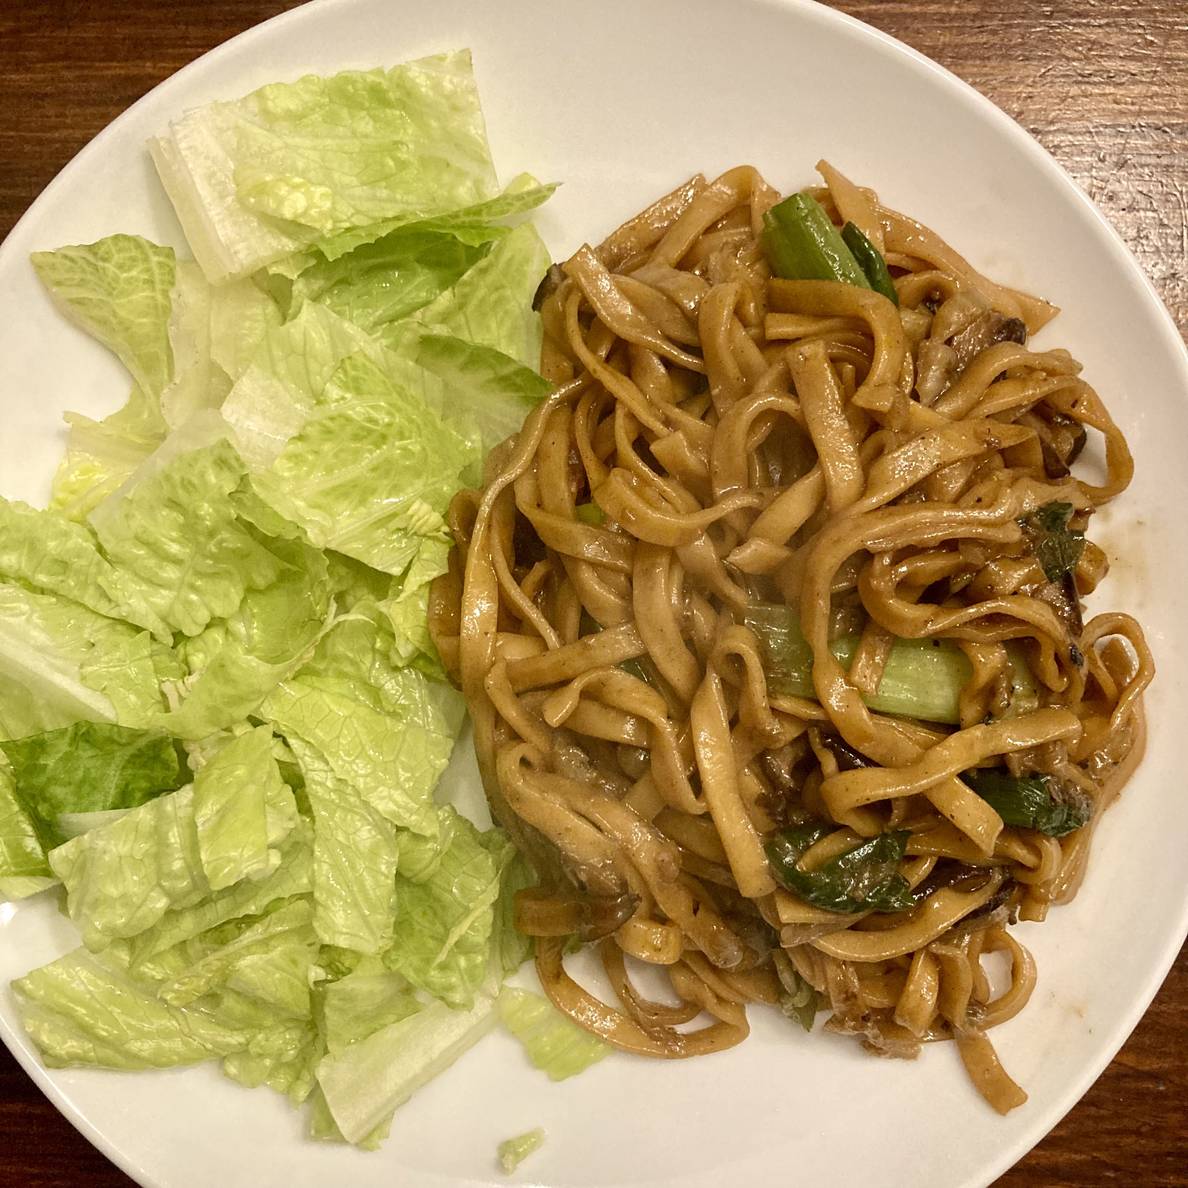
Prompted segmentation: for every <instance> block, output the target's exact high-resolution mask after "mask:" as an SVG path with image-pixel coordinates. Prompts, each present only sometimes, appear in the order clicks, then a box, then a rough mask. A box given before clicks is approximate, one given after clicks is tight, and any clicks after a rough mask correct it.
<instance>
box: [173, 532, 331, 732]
mask: <svg viewBox="0 0 1188 1188" xmlns="http://www.w3.org/2000/svg"><path fill="white" fill-rule="evenodd" d="M269 550H270V551H271V552H272V553H273V554H274V555H275V556H276V557H277V558H278V559H279V560H280V561H281V562H282V563H283V565H284V569H283V570H282V571H281V574H280V576H279V577H278V578H277V580H276V581H275V582H273V583H272V584H271V585H269V586H266V587H264V589H262V590H249V591H248V592H247V593H246V594H245V595H244V598H243V602H242V603H241V604H240V606H239V609H238V610H237V611H236V612H235V614H233V615H232V616H231V617H230V618H228V619H221V620H218V621H216V622H214V623H211V624H210V625H209V626H208V627H207V628H206V629H205V630H204V631H203V632H202V633H201V634H199V635H196V636H194V637H193V638H192V639H189V640H186V641H184V642H183V644H182V645H181V647H180V649H179V652H180V654H181V655H182V656H183V657H184V660H185V663H186V666H187V668H188V669H189V670H190V671H189V674H188V675H187V676H186V678H185V679H184V680H183V681H182V682H180V684H179V685H178V687H177V692H178V695H179V697H180V703H179V704H178V706H177V708H176V709H174V710H173V711H172V712H171V713H170V714H168V715H167V716H166V717H165V719H163V725H164V726H165V728H166V729H168V730H170V731H172V732H173V733H174V734H176V735H178V736H179V737H181V738H185V739H193V740H201V739H203V738H206V737H207V736H209V735H212V734H214V733H216V732H217V731H219V730H223V729H226V728H228V727H230V726H233V725H234V724H235V723H237V722H240V721H242V720H243V719H244V718H246V717H247V716H248V715H249V714H251V713H253V712H254V711H255V710H256V708H257V707H258V706H259V704H260V702H261V701H263V699H264V698H265V697H266V696H267V695H268V693H269V692H270V691H271V690H272V689H273V688H275V687H276V686H277V685H278V684H279V683H280V682H281V681H282V680H284V679H285V678H286V677H288V676H291V675H292V674H293V673H294V672H295V671H296V670H297V669H298V668H300V667H301V665H302V664H303V663H304V662H305V661H306V659H308V658H309V656H310V655H312V651H313V647H314V645H315V644H316V643H317V641H318V639H320V638H321V636H322V634H323V633H324V632H325V631H326V630H327V629H328V628H329V626H330V624H331V622H332V619H333V614H334V604H333V601H332V597H333V588H332V581H331V578H330V573H329V563H328V561H327V558H326V555H325V554H324V553H322V552H320V551H318V550H317V549H313V548H310V547H309V546H308V545H305V544H303V543H302V542H301V541H297V540H294V541H286V540H281V539H273V540H271V541H270V542H269Z"/></svg>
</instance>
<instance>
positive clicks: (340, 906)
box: [288, 733, 399, 954]
mask: <svg viewBox="0 0 1188 1188" xmlns="http://www.w3.org/2000/svg"><path fill="white" fill-rule="evenodd" d="M288 737H289V744H290V746H291V747H292V748H293V752H294V754H295V755H296V756H297V760H298V763H299V764H300V768H301V774H302V776H303V777H304V781H305V785H304V795H305V797H306V798H307V800H308V802H309V806H310V809H311V811H312V814H313V869H312V876H311V881H312V887H313V893H314V929H315V931H316V932H317V935H318V939H319V940H320V941H321V942H322V943H323V944H326V945H337V946H339V947H341V948H344V949H351V950H353V951H355V952H357V953H371V954H375V953H381V952H383V950H384V949H385V948H387V946H388V945H389V944H390V943H391V940H392V921H393V919H394V918H395V915H396V908H397V904H396V864H397V859H398V856H399V855H398V850H397V845H396V826H395V825H393V824H392V822H391V821H389V820H388V819H387V818H386V817H385V816H384V815H383V814H382V813H381V812H380V811H379V810H378V809H377V808H376V807H375V806H374V805H373V804H371V803H370V802H369V801H368V799H367V798H366V797H365V795H364V794H363V793H362V792H361V791H360V790H359V789H357V788H356V787H355V786H354V785H353V784H352V783H351V782H349V781H348V780H345V779H342V778H341V777H339V776H338V775H336V774H335V772H334V771H333V769H332V768H331V766H330V764H329V763H328V762H327V760H326V758H325V757H324V756H323V755H321V754H319V752H318V751H317V749H316V748H315V747H313V746H310V745H309V744H307V743H306V742H305V741H304V740H303V739H301V738H299V737H297V736H296V734H294V733H290V734H289V736H288Z"/></svg>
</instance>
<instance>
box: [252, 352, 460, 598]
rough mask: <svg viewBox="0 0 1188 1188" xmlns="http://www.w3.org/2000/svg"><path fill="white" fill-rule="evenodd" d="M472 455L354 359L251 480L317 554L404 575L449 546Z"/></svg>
mask: <svg viewBox="0 0 1188 1188" xmlns="http://www.w3.org/2000/svg"><path fill="white" fill-rule="evenodd" d="M472 449H473V447H472V446H471V445H470V444H469V443H468V442H466V441H465V440H464V439H463V438H462V437H461V436H460V435H459V434H458V433H457V432H455V431H454V430H453V429H451V428H449V427H448V426H447V425H445V424H444V423H443V422H442V421H441V419H440V418H439V417H438V416H437V415H436V414H435V413H434V411H433V410H432V409H431V408H430V407H428V406H427V405H426V403H425V402H424V400H423V399H421V398H420V397H419V396H418V395H416V394H415V393H413V392H411V391H408V390H407V389H405V388H403V387H402V386H401V385H399V384H398V383H397V382H394V381H393V380H392V378H390V377H389V375H388V374H387V373H386V372H385V371H384V370H383V369H382V368H380V367H379V366H377V365H376V364H375V363H373V362H372V361H370V360H369V359H367V358H366V357H364V356H362V355H353V356H351V357H350V358H348V359H346V360H344V361H343V363H342V364H341V365H340V366H339V368H338V370H337V371H336V372H335V373H334V376H333V378H332V379H331V380H330V382H329V384H328V385H327V386H326V389H325V391H324V392H323V393H322V395H321V398H320V399H319V401H318V403H317V405H316V406H315V408H314V409H313V410H312V412H311V413H310V415H309V417H308V418H307V419H306V421H305V423H304V425H303V426H302V427H301V429H300V430H299V432H298V433H297V434H296V435H295V436H293V437H292V438H290V439H289V440H288V441H287V442H286V444H285V446H284V449H283V450H282V451H281V453H280V456H279V457H278V458H277V459H276V461H275V462H274V463H273V465H272V466H271V467H270V468H269V469H268V470H267V471H265V472H263V473H257V474H255V475H253V479H252V482H253V486H254V487H255V490H256V491H257V493H258V494H259V495H260V496H261V497H262V498H263V499H264V500H265V501H267V502H268V503H270V504H271V505H272V506H273V507H274V508H275V509H276V510H277V511H278V512H279V513H280V514H281V515H283V516H285V517H286V518H288V519H290V520H292V521H293V522H294V523H297V524H300V525H301V527H302V528H303V529H304V530H305V532H306V533H307V535H308V537H309V540H310V542H311V543H312V544H313V545H315V546H316V547H318V548H325V549H334V550H336V551H337V552H340V553H346V554H347V555H348V556H350V557H355V558H356V559H357V560H360V561H363V562H365V563H366V564H368V565H371V566H372V567H374V568H375V569H380V570H383V571H384V572H385V573H391V574H393V575H400V574H402V573H403V572H404V571H405V570H406V569H407V568H408V566H409V565H410V563H411V562H412V560H413V558H414V557H415V556H416V555H417V551H418V549H419V548H420V547H421V545H422V543H423V542H424V541H425V540H436V541H446V540H448V531H447V528H446V524H445V520H444V519H443V513H444V512H445V510H446V507H447V505H448V503H449V500H450V498H451V496H452V495H453V493H454V491H455V490H456V489H457V487H458V486H459V485H460V480H461V476H462V473H463V471H464V470H465V469H466V468H467V466H468V464H469V463H470V460H471V456H472Z"/></svg>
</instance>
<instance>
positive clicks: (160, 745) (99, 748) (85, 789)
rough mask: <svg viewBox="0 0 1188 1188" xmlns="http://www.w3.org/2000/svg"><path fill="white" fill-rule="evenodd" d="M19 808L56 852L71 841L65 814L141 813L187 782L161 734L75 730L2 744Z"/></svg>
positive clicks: (84, 725)
mask: <svg viewBox="0 0 1188 1188" xmlns="http://www.w3.org/2000/svg"><path fill="white" fill-rule="evenodd" d="M0 751H3V752H4V754H5V756H7V758H8V763H9V766H10V768H11V771H12V775H13V779H14V781H15V784H16V793H17V796H18V798H19V800H20V802H21V803H22V804H23V805H24V806H25V808H26V810H27V811H28V812H29V813H30V814H31V815H32V817H33V819H34V820H35V821H36V822H37V825H38V830H39V832H40V834H41V836H42V837H43V838H45V839H46V840H47V842H48V843H49V844H51V845H57V844H60V843H61V842H63V841H65V840H67V836H68V835H67V834H65V833H64V832H63V830H62V827H61V825H60V823H59V822H60V818H61V816H62V815H63V814H88V815H93V814H96V813H103V812H109V811H111V810H122V809H131V808H136V807H137V806H138V805H141V804H144V803H145V801H147V800H151V799H153V797H155V796H159V795H160V794H161V793H163V792H172V791H173V790H174V789H176V788H177V787H178V786H179V785H180V784H182V783H183V782H184V780H185V778H186V774H187V773H185V771H184V769H183V768H182V766H181V764H180V763H179V762H178V757H177V749H176V748H175V746H174V743H173V739H171V738H170V737H169V736H168V735H166V734H163V733H162V732H161V731H158V730H133V729H129V728H128V727H125V726H117V725H115V724H113V723H105V722H77V723H75V724H74V725H73V726H67V727H65V728H63V729H61V730H51V731H46V732H44V733H42V734H34V735H29V736H27V737H24V738H19V739H9V740H7V741H0Z"/></svg>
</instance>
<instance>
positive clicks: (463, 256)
mask: <svg viewBox="0 0 1188 1188" xmlns="http://www.w3.org/2000/svg"><path fill="white" fill-rule="evenodd" d="M153 155H154V158H155V159H156V162H157V165H158V169H159V172H160V174H161V177H162V179H163V180H164V182H165V184H166V188H167V190H168V191H169V194H170V197H171V198H172V199H173V201H174V206H175V209H176V211H177V213H178V216H179V219H180V221H181V223H182V225H183V228H184V230H185V231H186V234H187V238H188V239H189V246H190V251H191V253H192V255H193V257H194V258H193V259H192V260H191V259H186V258H185V253H175V252H174V250H173V249H171V248H168V247H161V246H157V245H155V244H152V243H149V242H148V241H146V240H143V239H139V238H136V237H133V236H121V235H117V236H112V237H110V238H108V239H105V240H101V241H99V242H98V243H95V244H91V245H88V246H79V247H69V248H64V249H62V250H61V251H58V252H47V253H39V254H38V255H37V256H36V257H35V261H34V263H35V266H36V268H37V271H38V273H39V275H40V276H41V278H42V280H43V281H44V283H45V285H46V287H47V289H48V290H49V292H50V293H51V295H52V297H53V299H54V300H55V301H56V302H57V304H58V305H59V306H60V307H61V308H62V309H63V310H64V312H65V313H66V314H67V316H68V317H69V318H70V319H71V320H73V321H74V322H75V323H76V324H78V325H79V326H81V327H82V328H83V329H84V330H86V331H87V332H88V333H90V334H91V335H92V336H94V337H95V338H96V339H97V340H98V341H99V342H101V343H102V344H103V345H105V346H106V347H107V348H109V349H110V350H111V351H112V352H113V353H114V354H115V355H116V356H117V357H118V358H119V359H120V360H121V361H122V362H123V364H124V366H125V367H126V368H127V370H128V373H129V375H130V377H131V394H130V396H129V398H128V401H127V403H126V404H125V405H124V406H123V407H122V408H120V409H119V410H118V411H117V412H114V413H112V414H111V415H110V416H108V417H106V418H104V419H102V420H93V419H91V418H89V417H84V416H81V415H78V414H68V415H67V421H68V423H69V426H70V433H69V439H68V444H67V451H66V457H65V459H64V461H63V463H62V465H61V467H60V468H59V471H58V474H57V477H56V479H55V482H54V488H53V497H52V504H51V506H52V509H53V510H50V511H38V510H35V509H33V508H29V507H26V506H24V505H23V504H18V503H9V502H5V501H3V500H0V898H2V899H18V898H22V897H25V896H28V895H33V894H36V893H37V892H38V891H41V890H44V889H46V888H48V887H53V886H55V885H59V884H60V886H61V893H62V901H63V905H64V908H65V911H66V913H67V914H68V916H69V917H70V919H71V920H72V921H73V923H74V924H75V926H76V927H77V930H78V932H79V934H80V935H81V938H82V941H83V946H84V947H83V948H81V949H79V950H77V951H76V952H73V953H70V954H68V955H67V956H65V957H62V958H60V959H59V960H58V961H55V962H52V963H51V964H49V965H47V966H45V967H43V968H41V969H39V970H34V971H33V972H32V973H30V974H28V975H27V976H26V977H24V978H22V979H20V980H19V981H18V982H17V983H16V984H15V987H14V990H15V998H16V1002H17V1006H18V1009H19V1011H20V1014H21V1017H22V1019H23V1020H24V1023H25V1026H26V1029H27V1030H28V1032H29V1034H30V1036H31V1037H32V1038H33V1040H34V1042H35V1043H36V1044H37V1046H38V1048H39V1049H40V1051H41V1053H42V1055H43V1058H44V1059H45V1061H46V1063H47V1064H50V1065H55V1066H67V1065H78V1066H96V1067H105V1068H119V1069H138V1068H158V1067H159V1068H166V1067H174V1066H177V1065H183V1064H189V1063H194V1062H196V1061H202V1060H218V1061H219V1062H220V1063H221V1067H222V1069H223V1072H224V1073H225V1074H226V1075H227V1076H228V1077H229V1078H231V1079H232V1080H234V1081H237V1082H239V1083H241V1084H243V1085H247V1086H260V1085H267V1086H269V1087H271V1088H272V1089H274V1090H276V1091H277V1092H279V1093H282V1094H285V1095H286V1096H287V1097H288V1098H289V1100H290V1101H292V1102H293V1103H295V1104H297V1103H301V1102H304V1101H306V1100H308V1101H309V1102H310V1106H309V1109H310V1133H311V1135H313V1136H314V1137H316V1138H321V1139H327V1140H334V1141H348V1142H351V1143H355V1144H357V1145H359V1146H361V1147H365V1148H371V1147H375V1146H377V1145H378V1144H379V1143H380V1142H381V1141H382V1139H383V1138H384V1137H386V1135H387V1133H388V1130H389V1128H390V1125H391V1121H392V1116H393V1112H394V1110H395V1109H396V1107H397V1106H398V1105H399V1104H400V1103H401V1102H403V1101H404V1100H406V1099H407V1098H408V1097H409V1096H410V1095H411V1094H412V1093H413V1092H414V1091H415V1090H416V1089H417V1088H418V1087H419V1086H420V1085H422V1084H424V1083H425V1081H427V1080H428V1079H429V1078H431V1077H432V1076H434V1075H436V1073H437V1072H439V1071H441V1070H442V1069H444V1068H446V1067H447V1066H448V1065H449V1064H451V1063H452V1062H453V1060H455V1059H456V1058H457V1056H458V1055H460V1054H461V1052H463V1051H465V1049H466V1048H468V1047H469V1046H470V1045H471V1044H473V1043H474V1042H476V1041H477V1040H478V1039H479V1038H480V1037H481V1036H482V1035H483V1034H484V1033H485V1032H486V1031H487V1030H488V1029H489V1028H490V1027H491V1026H492V1025H493V1023H494V1021H495V1020H496V1018H497V1016H498V1011H497V1009H496V997H497V994H498V990H499V985H500V983H501V982H502V979H503V977H504V976H505V974H506V973H508V972H509V971H511V970H513V969H515V968H517V967H518V966H519V965H520V964H521V963H522V961H523V960H524V959H525V957H526V956H527V954H528V952H529V943H528V942H527V941H526V940H525V939H524V938H523V937H521V936H520V935H519V934H518V933H516V931H515V929H514V926H513V922H512V915H513V899H514V895H515V892H516V891H517V890H518V889H519V888H521V887H524V886H526V885H528V884H529V883H531V881H532V873H531V870H530V869H529V868H528V867H527V865H526V863H525V862H524V861H523V860H522V859H520V858H518V857H517V856H516V855H515V853H514V851H513V849H512V847H511V844H510V842H508V841H507V839H506V838H505V837H504V836H503V835H502V834H501V833H500V832H499V831H498V830H488V831H486V832H482V831H480V830H479V829H477V828H476V827H475V826H474V825H472V824H471V823H470V821H468V820H467V819H466V818H464V817H462V816H461V815H459V813H458V812H457V811H456V810H455V809H454V808H453V807H451V806H450V805H447V804H439V803H437V802H436V801H435V799H434V790H435V788H436V787H437V785H438V782H439V779H440V777H441V775H442V772H443V770H444V769H445V768H446V766H447V764H448V763H449V760H450V755H451V751H452V749H453V746H454V742H455V739H456V738H457V737H458V733H459V731H460V729H461V726H462V722H463V715H464V707H463V702H462V699H461V696H460V695H459V694H458V692H457V691H456V690H455V689H454V688H453V687H452V686H451V685H450V684H449V682H448V681H447V679H446V674H445V672H444V669H443V667H442V664H441V661H440V658H439V657H438V655H437V653H436V651H435V649H434V646H433V643H432V640H431V638H430V633H429V629H428V621H427V618H428V594H429V586H430V583H431V582H432V581H433V580H434V579H435V578H436V577H437V576H438V575H439V574H441V573H443V572H445V570H446V568H447V565H448V556H449V549H450V547H451V539H450V533H449V531H448V527H447V524H446V520H445V515H446V512H447V508H448V505H449V502H450V500H451V498H452V497H453V495H454V494H455V492H456V491H457V490H458V488H459V487H461V486H464V485H467V484H473V483H476V482H477V481H478V480H479V477H480V475H481V466H482V460H483V455H484V454H485V452H486V451H487V450H489V449H491V448H492V447H493V446H494V445H496V444H497V443H498V442H500V441H502V440H503V439H504V438H506V437H507V436H509V435H510V434H513V433H515V432H516V431H517V430H518V429H519V427H520V425H521V423H522V421H523V418H524V416H525V415H526V414H527V412H528V411H529V410H530V409H531V408H532V407H533V406H534V405H536V404H537V403H538V402H539V401H540V400H542V399H543V398H544V397H545V396H546V395H547V394H548V391H549V385H548V384H547V383H546V382H545V381H544V380H543V379H542V378H541V377H540V376H539V375H538V374H537V373H536V371H535V370H533V368H534V367H535V365H536V362H537V355H538V351H539V347H540V319H539V317H538V315H537V314H536V313H535V312H534V311H533V309H532V300H533V296H534V294H535V291H536V288H537V285H538V283H539V280H540V277H541V276H542V275H543V273H544V271H545V269H546V267H547V265H548V257H547V255H546V253H545V251H544V248H543V245H542V244H541V242H540V239H539V237H538V236H537V235H536V233H535V231H533V229H532V228H531V227H530V226H528V225H525V224H520V225H519V226H511V225H509V224H508V223H507V222H505V221H504V220H507V219H513V221H514V217H515V216H521V215H523V214H525V213H526V212H528V211H530V210H531V209H533V208H534V207H536V206H537V205H539V204H540V203H541V202H543V201H544V200H545V199H547V198H548V196H549V195H550V194H551V193H552V190H553V188H554V187H552V186H546V185H541V184H540V183H538V182H537V181H536V180H535V179H534V178H532V177H530V176H528V175H527V174H524V175H521V176H520V177H518V178H516V179H515V180H514V181H513V182H512V183H511V184H510V185H509V186H507V188H506V189H504V190H503V191H499V189H498V186H497V183H496V178H495V173H494V169H493V167H492V164H491V160H490V154H489V151H488V148H487V143H486V137H485V132H484V128H483V121H482V115H481V111H480V109H479V106H478V99H477V93H476V91H475V86H474V78H473V73H472V70H471V64H470V58H469V54H468V53H466V52H461V53H454V54H443V55H439V56H437V57H434V58H426V59H422V60H420V61H417V62H412V63H409V64H407V65H405V66H400V67H396V68H395V69H391V70H373V71H351V72H347V73H344V74H340V75H337V76H335V77H333V78H316V77H312V76H311V77H307V78H302V79H299V80H297V81H296V82H292V83H281V84H276V85H273V86H267V87H263V88H261V89H260V90H258V91H256V92H254V93H253V94H251V95H249V96H247V97H246V98H244V99H241V100H239V101H236V102H222V103H214V104H211V105H209V106H207V107H205V108H202V109H200V110H197V111H193V112H190V113H188V114H185V115H183V116H181V118H180V119H178V120H177V121H176V122H175V123H174V124H173V125H172V126H171V128H170V129H169V130H168V133H167V134H166V135H164V136H162V137H161V138H160V139H159V140H158V141H157V142H156V143H155V144H154V146H153ZM183 756H184V762H183V761H182V757H183ZM187 781H189V782H187ZM179 785H180V786H179ZM576 1051H577V1049H574V1048H573V1047H572V1045H571V1046H570V1047H565V1046H564V1045H563V1055H564V1058H565V1059H566V1060H568V1061H569V1063H570V1064H573V1063H574V1061H575V1060H577V1059H578V1056H576V1055H575V1052H576ZM582 1058H583V1059H585V1058H586V1057H582Z"/></svg>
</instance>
